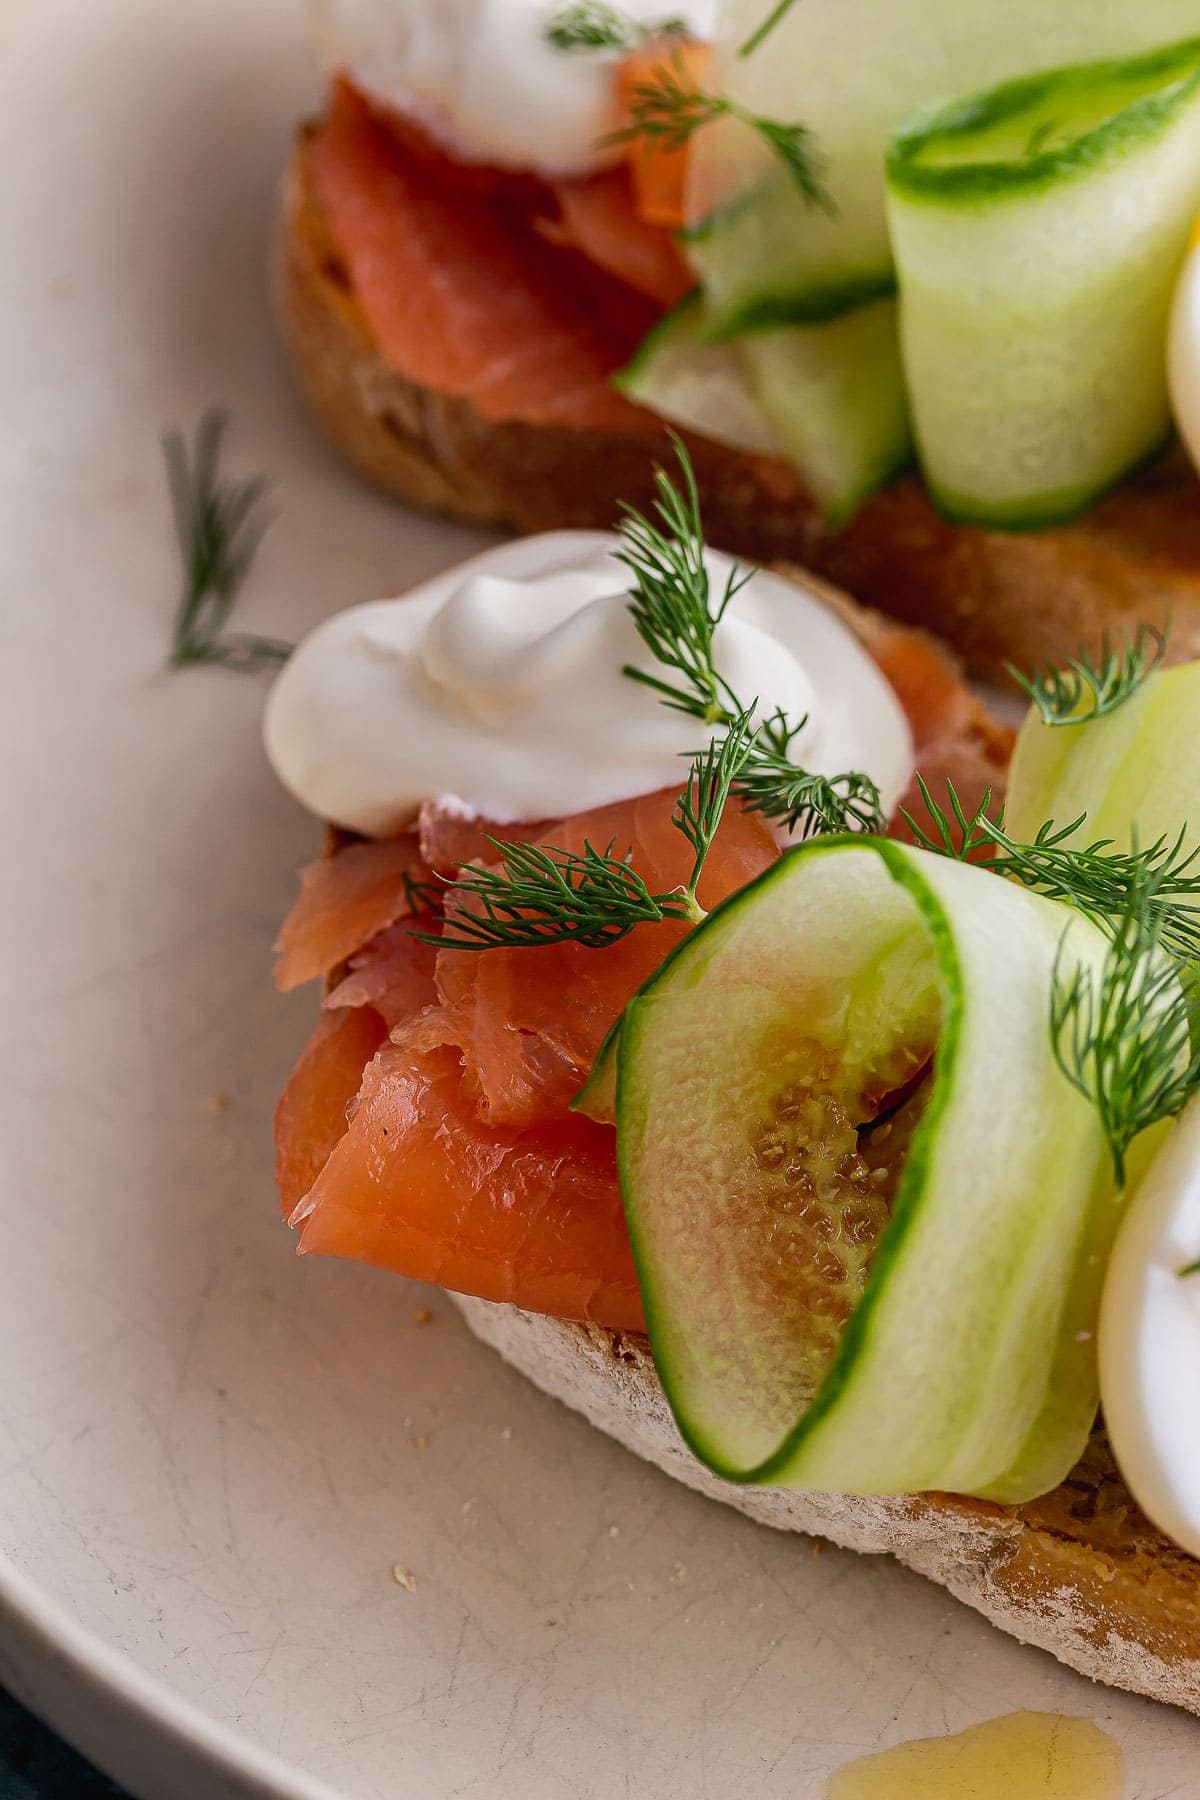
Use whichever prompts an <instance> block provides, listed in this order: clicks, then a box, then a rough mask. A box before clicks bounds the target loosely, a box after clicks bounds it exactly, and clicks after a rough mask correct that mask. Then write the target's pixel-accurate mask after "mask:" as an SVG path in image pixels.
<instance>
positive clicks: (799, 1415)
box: [615, 838, 1120, 1501]
mask: <svg viewBox="0 0 1200 1800" xmlns="http://www.w3.org/2000/svg"><path fill="white" fill-rule="evenodd" d="M1105 951H1106V939H1105V938H1104V936H1103V935H1102V934H1101V933H1100V932H1099V931H1098V930H1097V929H1096V928H1095V927H1093V926H1092V925H1091V924H1089V923H1088V922H1087V921H1086V920H1084V919H1083V918H1081V917H1080V916H1078V915H1077V914H1073V913H1072V912H1070V911H1069V910H1068V909H1066V908H1064V907H1062V906H1060V905H1058V904H1057V903H1054V902H1051V901H1048V900H1045V899H1043V898H1041V897H1040V896H1037V895H1034V894H1032V893H1030V892H1028V891H1027V890H1025V889H1022V888H1020V887H1018V886H1016V885H1015V884H1013V883H1009V882H1004V881H1000V880H997V879H996V877H995V876H993V875H990V874H987V873H985V872H982V871H980V870H977V869H974V868H972V867H971V866H970V865H968V864H962V863H958V862H955V861H953V860H950V859H945V858H941V857H935V856H931V855H929V854H928V853H926V852H923V851H921V850H918V849H915V848H912V847H911V846H907V845H902V844H898V843H895V842H892V841H889V840H885V839H871V840H863V839H860V838H859V839H844V838H843V839H822V840H818V841H817V842H815V843H813V844H810V845H806V846H804V847H802V848H800V849H798V850H795V851H792V852H790V853H788V854H787V855H785V856H784V857H783V858H782V859H781V860H780V862H779V863H777V864H775V865H774V866H773V867H772V868H771V869H769V870H768V871H767V872H766V873H765V874H764V875H762V876H761V877H759V879H758V880H757V881H756V882H754V883H752V884H751V885H750V886H749V887H748V888H746V889H743V890H742V891H741V892H740V893H739V894H737V895H735V896H734V897H733V898H732V899H731V900H729V901H727V902H726V903H725V905H724V906H722V907H720V908H718V909H717V911H716V912H714V913H713V914H712V915H711V917H710V919H709V920H707V921H706V922H705V924H704V925H702V926H701V927H699V928H698V929H697V930H696V931H695V932H694V933H692V935H691V936H690V937H689V938H688V939H687V940H686V941H685V942H684V943H683V944H682V945H681V946H680V947H679V949H678V950H677V951H676V952H675V953H674V954H673V956H672V957H670V958H669V959H668V961H667V962H666V963H665V964H664V965H663V967H662V969H661V970H660V971H659V972H658V974H657V975H656V976H655V977H653V978H652V979H651V980H650V982H648V983H647V984H646V986H645V987H644V988H643V989H642V990H641V992H640V993H639V994H638V995H637V996H636V997H635V999H634V1000H633V1001H632V1002H631V1003H630V1005H629V1007H628V1008H627V1010H626V1012H625V1015H624V1018H623V1022H622V1028H621V1031H620V1035H619V1041H618V1042H617V1047H616V1051H615V1059H616V1064H617V1077H616V1086H617V1095H616V1114H617V1137H618V1159H619V1166H620V1173H621V1183H622V1191H623V1194H624V1197H625V1205H626V1212H627V1218H628V1222H629V1229H630V1235H631V1239H632V1243H633V1249H634V1256H635V1259H636V1262H637V1267H638V1272H639V1278H640V1281H641V1284H642V1293H643V1299H644V1302H645V1307H646V1316H647V1321H648V1327H649V1331H650V1338H651V1344H652V1347H653V1350H654V1356H655V1362H656V1365H657V1367H658V1371H659V1374H660V1377H661V1379H662V1382H663V1386H664V1388H665V1390H666V1393H667V1397H668V1399H669V1401H670V1403H671V1406H672V1409H673V1411H674V1414H675V1418H676V1420H677V1422H678V1424H679V1427H680V1430H681V1432H682V1434H683V1436H684V1438H685V1439H686V1441H687V1442H688V1444H689V1445H690V1446H691V1448H692V1449H693V1451H694V1452H695V1453H696V1455H697V1456H698V1457H699V1458H700V1460H701V1461H702V1462H704V1463H705V1464H707V1466H708V1467H709V1468H711V1469H713V1470H715V1471H716V1472H718V1473H719V1474H721V1475H723V1476H725V1477H727V1478H728V1479H730V1480H734V1481H741V1482H761V1483H770V1484H776V1485H785V1486H795V1487H808V1488H819V1489H827V1490H832V1491H840V1492H857V1493H891V1492H909V1491H921V1490H926V1489H931V1488H942V1489H949V1490H953V1491H955V1492H959V1493H967V1494H978V1495H983V1496H987V1497H989V1498H993V1499H997V1500H1002V1501H1019V1500H1022V1499H1025V1498H1028V1497H1030V1496H1032V1495H1035V1494H1038V1493H1043V1492H1045V1491H1046V1490H1047V1489H1049V1488H1051V1487H1053V1486H1054V1485H1056V1483H1057V1482H1058V1481H1060V1480H1061V1479H1062V1478H1063V1476H1065V1475H1066V1473H1067V1472H1068V1471H1069V1469H1070V1468H1071V1466H1072V1465H1073V1463H1074V1462H1075V1461H1076V1460H1077V1458H1078V1456H1079V1453H1080V1451H1081V1450H1082V1448H1083V1445H1084V1443H1085V1441H1086V1437H1087V1434H1088V1431H1089V1429H1090V1426H1091V1423H1092V1420H1093V1417H1094V1414H1095V1409H1096V1401H1097V1385H1096V1370H1095V1353H1094V1345H1093V1343H1092V1341H1091V1337H1092V1331H1093V1327H1094V1323H1095V1317H1096V1311H1097V1305H1098V1290H1099V1285H1100V1280H1101V1277H1102V1274H1103V1269H1104V1262H1105V1257H1106V1254H1107V1250H1108V1246H1109V1243H1110V1240H1111V1236H1112V1232H1113V1230H1114V1228H1115V1225H1116V1222H1117V1218H1118V1215H1119V1210H1120V1209H1119V1206H1118V1204H1117V1200H1116V1196H1115V1192H1114V1184H1113V1177H1112V1172H1111V1166H1110V1163H1109V1160H1108V1157H1107V1154H1106V1151H1105V1147H1104V1143H1103V1140H1102V1136H1101V1132H1100V1129H1099V1125H1098V1121H1097V1119H1096V1116H1095V1114H1094V1112H1093V1110H1092V1109H1091V1107H1090V1106H1089V1105H1088V1104H1087V1103H1086V1101H1085V1100H1084V1099H1083V1098H1082V1097H1081V1096H1080V1095H1079V1094H1078V1093H1077V1092H1076V1091H1075V1089H1074V1088H1073V1087H1072V1086H1071V1085H1070V1083H1069V1082H1068V1081H1067V1079H1066V1078H1065V1076H1064V1075H1063V1074H1062V1072H1061V1070H1060V1069H1059V1067H1058V1065H1057V1063H1056V1061H1055V1058H1054V1054H1053V1049H1052V1045H1051V1040H1050V1034H1049V1030H1048V1016H1049V998H1050V991H1051V985H1052V982H1053V979H1054V969H1055V962H1056V957H1059V958H1062V957H1065V959H1066V964H1065V966H1066V967H1067V968H1068V969H1069V968H1070V966H1071V965H1072V964H1073V963H1077V964H1080V965H1083V966H1085V967H1088V968H1090V969H1093V970H1099V968H1100V967H1101V965H1102V963H1103V959H1104V955H1105ZM930 1057H932V1072H931V1073H928V1074H927V1075H926V1076H925V1078H924V1079H923V1080H922V1079H921V1072H922V1070H923V1069H925V1068H926V1067H927V1064H928V1059H929V1058H930ZM914 1082H915V1086H914ZM895 1093H898V1095H899V1100H898V1101H895V1102H889V1101H888V1100H887V1098H886V1097H887V1096H888V1095H889V1094H895ZM906 1099H907V1106H906V1104H905V1100H906ZM893 1104H894V1106H895V1116H894V1118H890V1119H888V1120H886V1121H885V1124H884V1126H883V1127H877V1126H876V1127H873V1126H872V1125H871V1124H870V1121H871V1120H872V1119H874V1118H875V1117H876V1115H877V1114H878V1112H879V1110H880V1108H881V1106H882V1107H883V1108H884V1110H885V1111H887V1110H888V1108H889V1106H891V1105H893ZM906 1113H907V1114H908V1115H909V1116H908V1119H907V1123H906ZM891 1132H894V1133H895V1134H896V1141H895V1146H894V1148H891V1149H889V1133H891ZM905 1144H907V1152H906V1153H905V1154H902V1153H901V1152H902V1146H903V1145H905ZM889 1210H890V1216H889Z"/></svg>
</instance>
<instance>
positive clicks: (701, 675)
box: [616, 432, 754, 725]
mask: <svg viewBox="0 0 1200 1800" xmlns="http://www.w3.org/2000/svg"><path fill="white" fill-rule="evenodd" d="M671 437H672V441H673V443H674V445H675V452H676V455H677V456H678V458H679V466H680V469H681V471H682V474H683V491H682V492H681V491H680V490H679V489H678V488H677V487H676V486H675V484H674V482H673V481H672V480H671V478H670V477H669V476H668V474H667V472H666V470H665V469H662V468H657V469H655V471H654V481H655V491H656V498H655V501H654V511H655V512H656V513H657V515H658V517H659V519H660V520H661V522H662V525H663V527H664V529H663V530H660V529H659V528H658V526H657V525H655V524H653V523H652V521H651V520H650V519H648V518H647V517H646V516H645V514H644V513H640V512H638V510H637V509H636V507H632V506H629V505H626V504H623V505H622V508H621V510H622V513H623V515H624V516H623V519H622V522H621V527H620V537H621V548H620V549H619V550H618V551H617V552H616V556H617V560H618V562H623V563H624V564H625V566H626V568H627V569H628V570H629V572H630V574H631V575H632V577H633V585H632V590H631V598H630V601H629V613H630V617H631V618H632V620H633V622H634V624H635V625H636V626H637V630H638V636H639V637H640V638H641V640H642V642H643V643H644V644H645V646H646V648H647V650H649V652H650V654H651V656H653V658H654V660H655V662H657V663H659V664H660V665H661V666H662V667H663V668H666V669H670V670H673V671H674V672H675V674H676V675H677V676H678V677H679V678H680V679H679V680H678V681H663V680H661V679H660V678H659V677H657V676H655V675H650V674H648V673H647V672H646V671H645V670H644V669H638V668H635V667H634V666H633V664H632V663H626V665H625V667H624V669H623V670H622V674H624V675H628V676H629V678H630V680H631V681H640V682H641V683H642V684H643V685H644V686H645V687H649V688H653V689H654V691H655V693H657V694H658V696H659V698H660V699H661V700H662V701H663V703H664V704H665V705H666V706H669V707H671V708H672V709H673V710H674V711H676V712H684V713H690V714H692V716H693V717H695V718H697V719H703V720H704V722H705V724H708V725H716V724H721V723H730V722H732V720H733V718H735V717H736V716H737V715H738V714H739V713H740V712H741V711H742V710H743V709H742V708H741V706H740V705H739V704H738V701H737V698H736V696H735V695H734V693H733V691H732V689H731V688H730V687H729V685H728V683H727V682H725V681H724V680H723V679H722V677H721V676H720V675H719V674H718V673H717V668H716V664H715V662H714V660H713V633H714V632H715V631H716V628H717V626H718V625H719V624H720V622H721V620H722V619H723V618H724V616H725V612H726V609H727V608H728V606H729V603H730V601H731V600H732V599H733V598H734V597H735V595H737V594H739V593H740V592H741V590H742V588H744V587H745V585H746V583H747V582H748V581H749V580H750V578H751V576H752V574H753V572H754V571H753V570H752V569H742V568H739V566H738V565H737V564H736V563H735V564H734V566H733V568H732V569H731V570H730V572H729V577H728V579H727V581H726V583H725V587H724V591H723V592H722V594H721V596H720V598H719V599H715V598H714V596H713V594H712V591H711V584H710V581H709V576H708V568H707V565H706V563H705V560H704V533H703V529H702V527H701V523H700V496H699V492H698V490H697V487H696V476H695V471H694V470H693V468H692V462H691V458H690V457H689V455H688V453H687V450H686V449H685V448H684V445H683V442H682V440H681V439H680V438H678V437H676V436H675V434H674V432H672V433H671ZM681 683H682V685H681Z"/></svg>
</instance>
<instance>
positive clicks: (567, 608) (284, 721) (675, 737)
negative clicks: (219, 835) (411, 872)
mask: <svg viewBox="0 0 1200 1800" xmlns="http://www.w3.org/2000/svg"><path fill="white" fill-rule="evenodd" d="M617 548H618V540H617V538H616V537H614V536H612V535H611V534H610V533H607V532H590V531H554V532H546V533H544V534H543V535H542V536H539V537H531V538H523V539H520V540H518V541H517V542H515V543H509V544H504V545H501V546H500V547H499V548H498V549H495V550H489V551H486V552H485V553H484V554H483V555H482V556H477V557H475V558H473V559H472V560H471V561H470V562H468V563H465V564H463V565H462V566H461V567H459V568H457V569H452V570H450V571H448V572H447V573H446V574H443V575H439V576H437V577H436V578H435V579H434V580H432V581H428V582H426V583H424V584H423V585H422V586H421V587H419V588H417V589H415V590H414V591H413V592H412V593H411V594H409V595H408V596H406V597H404V598H402V599H398V600H376V601H372V602H369V603H368V604H366V605H364V606H353V607H350V608H349V609H348V610H347V611H345V612H341V613H337V614H335V615H334V617H333V618H331V619H327V620H326V621H325V623H324V624H322V625H319V626H318V627H317V629H316V630H315V631H314V632H313V633H312V634H311V635H310V636H309V637H308V638H306V639H305V640H304V642H303V643H302V644H301V645H300V647H299V648H298V649H297V650H296V652H295V653H294V655H293V656H292V657H291V659H290V661H289V662H288V663H287V665H286V666H285V668H284V669H283V672H282V673H281V674H280V676H279V677H278V679H277V681H276V683H275V686H274V688H273V689H272V691H271V694H270V697H269V699H268V702H267V709H266V720H265V739H266V746H267V752H268V755H269V756H270V759H271V762H272V764H273V765H274V767H275V770H276V772H277V773H278V775H279V777H280V779H281V780H282V781H283V783H284V785H285V786H286V787H287V788H289V789H290V790H291V792H292V793H293V794H294V795H295V796H296V798H297V799H298V800H300V801H301V802H302V803H303V804H304V805H305V806H307V807H308V808H309V809H310V810H311V811H312V812H314V813H316V814H318V816H320V817H321V818H325V819H330V820H332V821H333V822H334V823H336V824H338V825H343V826H346V827H348V828H349V829H351V830H354V831H360V832H363V833H365V834H366V835H367V836H371V837H380V836H385V835H387V834H388V833H390V832H393V831H396V830H398V829H400V828H401V827H402V826H404V825H406V824H408V823H410V822H411V820H412V819H413V817H414V816H415V814H416V811H417V809H418V807H419V806H420V804H421V802H422V801H423V800H430V799H446V800H449V801H452V802H454V803H455V804H457V805H458V806H459V807H461V808H462V809H463V810H464V811H465V812H468V813H470V814H472V815H476V816H479V817H483V818H488V819H493V820H497V821H500V822H505V823H510V822H512V821H514V820H520V819H530V820H532V819H549V818H556V817H561V816H563V815H565V814H567V813H573V812H582V811H585V810H587V809H588V808H590V807H594V806H600V805H604V804H606V803H607V802H609V801H613V800H624V799H630V798H632V797H633V796H635V795H638V794H644V793H650V792H652V791H653V790H655V789H657V788H663V787H669V786H671V785H672V784H676V783H680V782H681V780H682V775H683V770H684V760H683V759H684V757H685V756H686V755H687V754H688V753H690V752H692V751H694V750H696V749H697V748H698V747H699V746H700V745H701V744H702V743H703V742H704V740H705V738H706V737H707V736H708V735H710V733H709V732H708V730H707V729H706V727H704V726H703V725H702V724H700V723H699V722H698V721H697V720H696V719H694V718H691V717H689V716H687V715H685V714H681V713H679V712H676V711H673V710H672V709H671V708H670V707H668V706H665V705H663V704H662V702H661V701H660V700H659V699H658V697H657V696H656V695H655V693H654V691H653V689H651V688H649V687H647V686H645V685H644V684H643V683H641V682H637V681H633V680H630V678H629V677H628V676H627V675H624V674H623V673H622V669H623V668H624V666H625V665H626V664H632V665H633V666H635V667H636V668H639V669H642V670H644V671H646V672H647V673H650V674H654V675H656V676H659V677H662V676H663V674H664V671H663V669H662V668H661V667H660V666H659V665H658V664H656V663H655V662H654V660H653V658H652V657H651V656H650V654H649V652H648V651H647V649H646V647H645V645H644V644H643V643H642V641H641V639H640V637H639V636H638V634H637V631H636V629H635V627H634V624H633V621H632V619H631V617H630V614H629V591H628V584H629V574H628V571H627V570H626V568H625V567H624V565H623V564H622V563H620V562H618V561H617V560H616V558H615V556H614V554H613V553H614V551H615V550H616V549H617ZM706 561H707V564H708V568H709V572H710V576H711V579H712V582H713V585H714V588H715V589H716V590H717V591H720V589H721V588H723V585H724V583H725V580H726V578H727V577H728V574H729V571H730V569H731V567H732V564H731V562H730V559H729V558H728V557H726V556H722V555H721V554H720V553H718V552H716V551H707V552H706ZM714 647H715V652H716V663H717V667H718V669H719V671H720V673H721V675H722V676H723V677H724V678H725V680H726V681H727V682H728V683H729V685H730V687H731V688H732V690H733V692H734V693H735V694H737V695H738V697H739V698H740V699H741V700H742V701H743V703H744V704H747V705H748V704H750V702H751V701H757V703H758V714H759V716H764V717H765V716H766V715H768V714H770V713H772V712H774V711H775V709H776V708H782V709H783V711H784V712H785V713H787V714H788V716H789V718H791V719H799V718H801V717H803V716H805V715H807V720H808V722H807V724H806V725H805V726H804V728H803V730H802V731H800V732H799V734H798V735H797V736H796V738H795V739H794V740H793V746H792V755H793V756H794V758H795V759H796V760H798V761H799V762H802V763H803V764H804V765H805V767H807V768H810V769H812V770H814V771H816V772H817V773H820V774H825V775H834V774H839V773H841V772H843V771H845V770H849V769H856V770H861V771H863V772H865V773H866V774H868V775H870V776H871V777H872V778H873V779H874V780H875V781H876V782H877V783H878V785H879V788H880V791H881V793H882V796H883V800H884V804H885V806H888V807H890V806H892V805H894V803H895V801H896V800H897V799H898V797H899V796H900V794H901V793H902V792H903V790H904V787H905V785H906V784H907V781H908V779H909V776H910V774H911V772H912V765H913V751H912V739H911V736H910V733H909V729H908V724H907V722H906V720H905V717H904V714H903V712H902V711H901V709H900V705H899V703H898V701H897V699H896V697H895V695H894V693H893V692H892V690H891V688H890V687H889V686H888V684H887V682H886V681H885V680H884V678H883V676H882V675H881V674H880V672H879V670H878V669H877V668H876V666H875V664H874V663H873V662H872V660H871V658H870V657H869V656H868V655H867V653H866V651H865V650H863V648H862V646H861V645H860V644H859V643H858V641H857V639H856V638H855V637H854V635H853V634H852V633H851V632H850V631H849V630H848V629H847V627H846V626H845V625H844V624H843V623H842V621H841V620H840V619H839V618H838V617H837V615H836V614H835V613H834V612H833V611H831V609H830V608H829V607H828V606H827V605H826V604H825V603H824V602H823V601H822V600H821V599H819V598H818V597H817V595H816V594H815V593H813V592H810V591H809V590H807V589H805V588H803V587H797V586H796V585H795V584H793V583H792V582H790V581H784V580H783V579H782V578H781V577H779V576H776V575H771V574H769V573H767V572H765V571H761V570H760V571H759V572H758V573H756V574H755V575H754V577H753V579H752V580H751V581H750V582H749V583H748V585H747V586H746V587H745V588H744V589H743V590H742V592H741V593H740V594H739V595H738V596H737V597H736V599H735V600H734V601H733V603H732V605H731V606H730V608H729V611H728V612H727V613H726V615H725V618H724V619H723V620H722V622H721V624H720V625H719V626H718V628H717V631H716V635H715V640H714Z"/></svg>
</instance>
